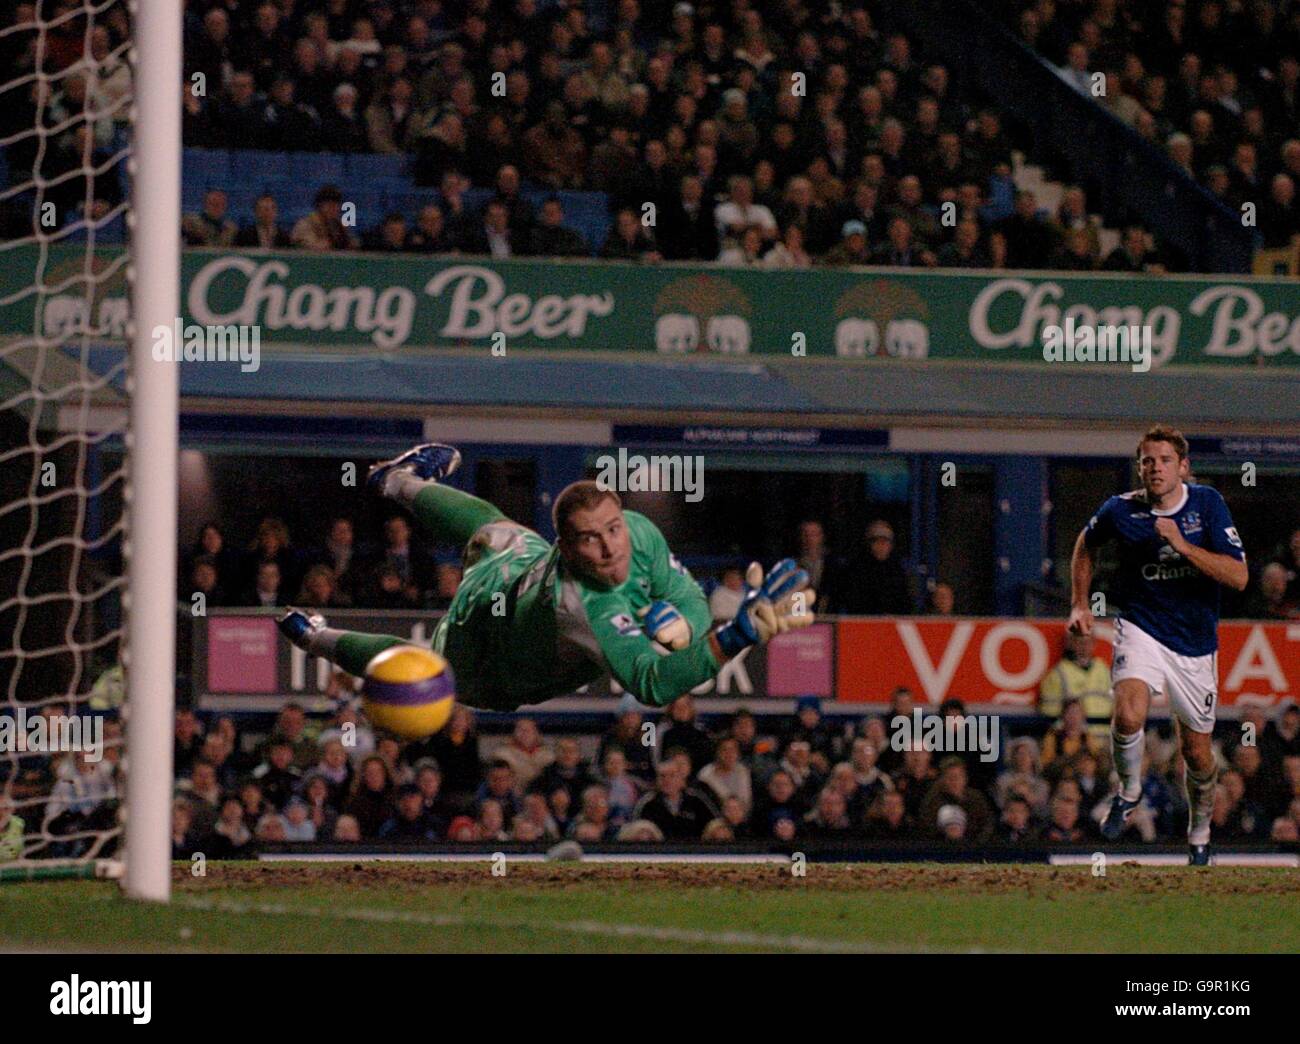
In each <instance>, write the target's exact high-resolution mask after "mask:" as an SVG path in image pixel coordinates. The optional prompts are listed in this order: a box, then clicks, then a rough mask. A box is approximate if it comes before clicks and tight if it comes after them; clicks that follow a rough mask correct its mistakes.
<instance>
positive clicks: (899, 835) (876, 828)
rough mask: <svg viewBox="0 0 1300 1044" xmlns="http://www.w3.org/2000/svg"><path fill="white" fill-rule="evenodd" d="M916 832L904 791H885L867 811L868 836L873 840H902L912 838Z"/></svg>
mask: <svg viewBox="0 0 1300 1044" xmlns="http://www.w3.org/2000/svg"><path fill="white" fill-rule="evenodd" d="M914 832H915V825H914V823H913V820H912V817H911V815H909V814H908V811H907V805H906V804H905V803H904V800H903V795H902V793H901V792H899V791H897V790H886V791H883V792H882V793H881V795H880V796H879V797H878V798H876V800H875V802H874V804H873V805H872V806H871V810H870V811H869V812H868V813H867V837H868V838H869V839H870V840H872V841H902V840H907V839H910V838H912V837H913V836H914Z"/></svg>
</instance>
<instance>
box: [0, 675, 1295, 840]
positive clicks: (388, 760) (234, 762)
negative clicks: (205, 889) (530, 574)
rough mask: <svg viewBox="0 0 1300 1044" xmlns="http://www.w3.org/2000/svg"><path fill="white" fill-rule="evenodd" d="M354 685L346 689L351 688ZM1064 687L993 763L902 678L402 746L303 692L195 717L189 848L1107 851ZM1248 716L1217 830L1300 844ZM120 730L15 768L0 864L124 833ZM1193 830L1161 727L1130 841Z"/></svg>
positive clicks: (1232, 745) (1266, 742) (1286, 777)
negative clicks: (936, 740) (774, 705)
mask: <svg viewBox="0 0 1300 1044" xmlns="http://www.w3.org/2000/svg"><path fill="white" fill-rule="evenodd" d="M338 682H339V685H340V686H341V689H340V691H342V692H346V691H347V689H346V686H347V681H346V679H344V678H339V679H338ZM1058 696H1059V690H1056V695H1055V696H1053V695H1052V693H1051V692H1048V691H1046V689H1045V694H1044V706H1045V707H1046V706H1048V705H1049V701H1051V700H1053V699H1056V700H1057V705H1058V706H1059V707H1060V708H1061V711H1060V716H1059V718H1058V719H1057V720H1056V721H1055V723H1054V724H1053V725H1052V726H1051V728H1050V729H1049V730H1048V731H1047V733H1046V734H1045V735H1043V736H1041V737H1037V738H1036V737H1033V736H1029V735H1020V736H1016V737H1014V738H1010V739H1007V740H1005V741H1004V743H1003V744H1002V751H1001V757H1000V758H999V759H998V760H995V761H988V762H986V761H985V760H983V758H982V757H981V755H980V754H979V753H977V752H974V751H971V752H968V753H962V754H953V753H949V754H934V753H932V752H931V751H930V750H927V749H923V744H921V743H920V742H916V743H913V744H912V746H911V747H910V748H909V747H908V745H907V742H906V741H902V742H900V737H899V728H900V727H899V725H898V724H897V722H899V721H908V720H910V719H911V716H912V712H913V709H914V708H915V707H916V703H915V700H914V698H913V696H912V694H911V693H910V692H909V691H908V690H906V689H899V690H896V691H895V693H894V695H893V702H892V705H891V707H890V708H889V711H888V712H887V713H886V714H884V715H881V716H866V717H861V718H845V717H834V718H831V717H824V716H823V714H822V709H821V706H820V703H819V701H818V700H817V699H815V698H813V697H805V698H802V699H800V700H799V701H797V711H796V713H795V715H794V716H793V717H792V718H790V719H788V720H784V721H779V722H778V723H777V727H776V728H774V729H770V728H768V726H767V725H766V723H768V722H772V721H774V719H771V718H764V719H762V721H761V722H760V719H758V718H756V717H755V716H754V715H753V714H751V713H750V712H748V711H746V710H743V709H742V710H740V711H737V712H735V713H734V714H729V715H725V716H720V717H717V718H715V719H713V720H711V721H709V722H703V721H701V720H700V718H699V717H698V715H697V713H696V709H695V706H694V700H693V698H692V697H691V696H683V697H682V698H681V699H679V700H677V701H676V702H675V703H673V704H671V705H670V706H669V707H667V708H665V709H664V710H663V712H662V714H661V715H657V716H655V717H650V718H648V717H647V712H646V710H645V709H644V708H641V707H639V706H638V705H636V704H635V703H634V702H633V701H631V700H630V699H628V700H625V701H624V703H623V704H621V705H620V707H619V711H618V713H617V715H616V716H615V719H614V723H613V724H612V726H611V727H610V728H609V729H608V730H607V731H606V732H605V733H604V734H603V736H601V737H600V738H599V742H598V744H596V745H595V747H594V749H591V743H590V742H588V744H587V746H588V750H587V752H586V753H584V746H583V739H582V738H581V737H578V736H573V735H557V736H555V737H553V738H548V737H545V736H543V735H542V734H541V732H540V730H539V728H538V725H537V723H536V722H535V721H534V720H533V719H532V718H529V717H518V718H516V719H515V721H514V725H513V728H512V730H511V731H510V733H509V734H508V735H506V736H492V737H488V736H480V735H479V733H478V730H477V728H476V723H475V715H474V712H473V711H472V710H471V709H469V708H467V707H464V706H458V707H456V709H455V710H454V711H453V714H452V717H451V720H450V722H449V723H448V725H447V726H446V727H445V728H444V729H443V730H442V731H441V732H439V733H437V734H436V735H434V736H433V737H431V738H430V739H428V740H425V741H422V742H417V743H405V744H403V743H399V742H398V741H397V740H396V739H394V738H392V737H389V736H385V735H382V734H376V733H375V732H374V731H373V730H372V729H371V728H370V726H369V725H368V724H367V723H366V721H365V720H364V718H363V717H361V716H360V715H359V712H358V710H357V707H356V706H355V703H354V702H353V701H351V700H346V699H345V700H341V701H340V704H339V709H338V711H337V713H336V714H335V715H334V716H333V717H332V718H331V719H329V720H328V721H323V722H322V721H312V720H311V719H309V717H308V716H307V715H306V714H305V713H304V711H303V709H302V707H300V706H299V705H297V704H293V703H290V704H286V705H285V706H284V707H283V709H282V710H281V711H280V713H279V715H278V717H277V718H276V721H275V725H274V728H273V729H272V730H271V732H270V734H269V735H267V736H265V738H264V739H262V741H261V742H256V743H250V742H247V740H250V739H253V737H245V736H242V735H241V733H240V730H239V728H238V727H237V726H236V724H235V722H234V720H233V719H232V718H230V717H223V716H219V715H213V716H210V717H208V718H206V720H203V719H200V717H199V716H198V715H196V714H195V713H194V712H193V711H190V710H187V709H181V710H179V711H178V712H177V716H176V725H175V746H174V753H175V771H176V780H177V782H176V790H175V799H174V802H173V810H172V824H173V852H174V855H175V857H176V858H182V859H183V858H189V857H191V856H192V855H194V854H195V853H197V852H202V853H203V854H204V855H205V856H206V857H208V858H214V859H220V858H234V857H241V856H247V855H248V854H250V853H252V852H254V851H255V850H256V849H257V848H258V846H260V845H264V844H278V843H284V842H328V843H333V844H335V845H340V844H341V845H349V844H358V843H389V842H391V843H403V842H452V843H456V842H507V841H516V842H524V843H553V842H557V841H560V840H562V839H566V838H567V839H573V840H576V841H578V842H579V843H584V842H586V843H597V842H607V841H628V842H637V843H640V844H647V843H649V844H654V843H660V842H668V843H682V842H692V843H693V842H701V843H709V842H714V843H725V842H731V841H748V840H753V841H762V842H768V843H784V844H796V843H802V842H811V841H836V840H838V841H846V842H867V841H880V842H901V843H907V842H917V841H920V842H928V843H930V844H931V845H948V844H951V845H987V844H1010V845H1026V846H1027V845H1040V844H1047V845H1054V844H1062V845H1079V844H1091V843H1093V842H1094V841H1095V840H1096V839H1097V838H1098V837H1099V835H1098V823H1099V822H1100V819H1101V818H1102V817H1103V816H1104V814H1105V809H1106V806H1107V803H1108V800H1109V796H1110V794H1111V793H1112V783H1111V773H1110V767H1109V762H1108V757H1109V753H1108V752H1109V744H1108V743H1107V742H1106V741H1105V739H1104V735H1105V726H1104V725H1102V726H1100V728H1090V726H1089V724H1088V719H1087V718H1086V717H1085V711H1084V704H1083V703H1082V702H1081V701H1080V700H1079V699H1076V698H1074V697H1072V696H1070V697H1066V698H1065V699H1064V700H1059V699H1057V697H1058ZM65 712H66V711H65V708H61V707H58V706H54V705H51V706H49V707H47V708H45V709H44V711H43V713H45V714H46V715H47V716H48V717H51V718H53V717H57V716H58V715H59V714H61V713H65ZM938 713H939V715H940V716H943V717H945V718H946V717H955V718H957V719H959V720H960V719H961V718H962V717H963V716H964V715H965V713H966V710H965V708H964V706H963V705H962V703H961V701H960V700H956V699H950V700H947V701H945V702H944V704H943V705H942V706H941V707H940V708H939V709H938ZM1243 723H1246V724H1249V726H1250V730H1248V729H1246V728H1244V727H1243V728H1241V729H1234V730H1232V731H1231V732H1230V733H1228V732H1225V733H1224V739H1223V740H1222V741H1221V742H1216V749H1217V750H1218V755H1219V758H1220V761H1221V773H1220V779H1219V784H1218V787H1217V790H1216V796H1215V806H1214V820H1213V822H1214V836H1215V839H1216V840H1217V841H1220V842H1223V843H1233V842H1248V841H1274V842H1296V841H1300V707H1297V706H1296V705H1295V704H1288V705H1287V706H1285V707H1283V708H1281V709H1280V710H1279V711H1278V713H1277V714H1276V715H1275V716H1274V717H1273V718H1272V719H1269V718H1267V717H1266V716H1265V714H1264V713H1263V712H1262V711H1260V710H1259V709H1257V708H1252V709H1247V710H1245V712H1244V715H1243ZM647 726H652V727H649V728H647ZM1248 736H1253V737H1255V741H1254V742H1249V741H1248V740H1247V737H1248ZM106 740H107V742H108V744H109V746H108V747H107V749H106V750H105V756H104V758H103V760H101V761H98V762H96V761H93V760H91V759H89V758H88V757H86V756H84V755H80V754H77V755H67V756H65V758H64V760H62V761H60V762H55V761H52V760H51V759H50V758H48V757H44V756H36V755H28V756H26V757H25V758H22V759H19V763H18V765H17V769H18V771H17V772H16V774H15V775H14V777H13V778H12V779H10V780H9V781H8V783H7V785H6V787H5V789H4V794H5V796H4V797H0V859H2V858H13V857H14V856H15V855H16V854H17V852H18V851H19V849H20V848H21V846H22V843H23V836H24V834H27V835H28V839H29V842H30V839H31V835H33V834H39V835H40V836H42V837H43V838H44V839H45V842H46V843H45V844H43V845H41V846H40V847H39V848H38V849H37V850H36V851H35V852H33V853H32V854H33V855H35V856H37V857H43V856H70V855H81V854H84V853H86V852H87V850H88V849H89V848H90V846H91V845H92V844H93V843H94V842H95V840H96V837H95V834H94V832H95V831H103V830H105V829H106V828H108V827H110V826H111V825H112V823H113V821H114V818H115V815H116V807H117V802H118V799H119V797H120V786H119V782H118V777H119V775H120V773H119V766H118V747H117V746H116V745H115V744H116V743H118V742H120V729H119V728H118V727H117V725H116V723H112V726H111V728H110V729H109V730H108V731H107V732H106ZM45 797H48V801H44V800H43V799H44V798H45ZM42 806H43V807H42ZM28 823H30V824H31V826H28V825H27V824H28ZM37 826H39V830H37V829H34V828H36V827H37ZM1185 828H1186V806H1185V802H1184V798H1183V787H1182V766H1181V764H1180V763H1179V754H1178V750H1177V744H1176V743H1174V742H1172V741H1170V740H1169V739H1167V738H1164V737H1162V736H1161V735H1160V734H1159V732H1158V731H1157V730H1156V729H1154V728H1153V729H1152V730H1151V731H1150V732H1149V733H1148V740H1147V755H1146V760H1145V763H1144V779H1143V784H1142V804H1141V806H1140V809H1139V811H1138V812H1137V813H1136V814H1135V816H1134V819H1133V823H1132V825H1131V827H1130V834H1129V835H1128V837H1129V839H1130V840H1132V841H1156V840H1177V839H1179V838H1180V837H1181V835H1182V832H1183V831H1184V830H1185ZM110 847H111V846H110Z"/></svg>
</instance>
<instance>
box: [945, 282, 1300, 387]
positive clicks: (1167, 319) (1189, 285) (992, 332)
mask: <svg viewBox="0 0 1300 1044" xmlns="http://www.w3.org/2000/svg"><path fill="white" fill-rule="evenodd" d="M1067 320H1073V323H1074V326H1075V327H1084V326H1090V327H1094V328H1096V327H1101V326H1112V327H1138V328H1140V329H1149V330H1150V331H1151V347H1152V356H1151V366H1152V368H1153V369H1154V368H1159V367H1161V366H1164V365H1166V364H1168V363H1170V362H1174V361H1177V362H1180V363H1196V362H1202V361H1215V362H1228V363H1233V362H1235V363H1245V362H1251V361H1255V360H1256V359H1257V357H1264V358H1273V357H1280V358H1278V361H1279V362H1283V361H1285V362H1289V363H1292V364H1294V363H1295V362H1296V361H1297V359H1296V358H1295V357H1297V356H1300V294H1297V293H1295V292H1294V289H1292V291H1291V292H1290V293H1288V292H1287V291H1286V288H1285V285H1284V284H1274V283H1268V282H1263V281H1261V282H1259V283H1256V284H1254V285H1249V284H1246V283H1244V282H1240V283H1208V282H1206V281H1204V280H1180V279H1168V278H1166V279H1160V278H1156V277H1133V278H1129V279H1117V280H1102V279H1095V278H1084V279H1072V280H1061V281H1059V282H1058V281H1055V280H1051V279H1031V278H1017V277H1009V278H1006V279H996V280H993V281H991V282H988V283H987V284H985V285H984V286H983V287H981V288H980V289H979V290H978V292H977V293H976V294H975V297H974V299H973V300H972V301H971V304H970V308H969V312H968V325H969V336H970V338H971V339H972V340H973V341H974V343H975V344H976V345H977V346H978V347H979V348H981V349H984V350H988V351H996V352H1002V351H1006V352H1008V353H1009V354H1012V355H1014V356H1015V357H1016V358H1017V359H1020V358H1025V359H1037V360H1039V361H1041V359H1042V344H1043V339H1044V330H1045V328H1046V327H1063V326H1065V324H1066V322H1067Z"/></svg>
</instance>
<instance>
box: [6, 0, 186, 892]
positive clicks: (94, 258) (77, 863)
mask: <svg viewBox="0 0 1300 1044" xmlns="http://www.w3.org/2000/svg"><path fill="white" fill-rule="evenodd" d="M165 6H167V5H166V4H164V3H159V2H158V0H141V2H140V3H135V4H130V5H128V4H127V3H126V2H124V0H98V2H96V0H40V2H35V3H21V2H20V3H17V4H9V5H4V9H3V10H2V11H0V58H2V59H3V62H0V76H3V77H5V79H4V81H3V82H0V151H2V154H0V879H5V878H12V877H16V876H22V877H41V876H58V875H65V874H67V873H69V872H76V871H77V870H78V868H79V869H80V870H82V871H85V872H91V871H92V870H98V871H99V872H104V871H106V870H107V871H109V872H112V871H113V870H115V869H120V867H121V865H122V863H123V860H124V859H125V860H126V861H127V862H128V863H129V862H130V861H131V860H132V859H133V858H134V856H135V855H137V854H138V855H140V856H141V857H142V858H150V859H151V860H152V862H153V863H155V864H157V863H158V862H159V859H158V855H157V853H160V852H162V851H164V844H165V842H166V840H167V824H166V816H167V809H168V808H169V804H170V802H169V785H170V779H169V777H170V771H171V750H170V735H169V733H170V719H171V702H172V685H173V683H172V679H171V678H170V677H168V675H170V674H171V671H172V668H171V666H170V664H171V657H172V656H173V655H174V653H173V644H174V638H173V634H174V622H173V620H174V616H173V614H174V611H175V597H174V569H175V563H174V557H175V535H174V534H175V508H174V502H175V437H176V435H175V433H176V423H177V421H176V403H175V386H176V384H175V375H174V374H172V373H166V372H159V371H162V370H165V366H163V365H160V364H154V365H144V364H146V363H147V361H148V356H147V354H146V353H143V352H142V351H141V350H140V346H141V345H142V344H143V343H145V342H144V338H143V337H142V336H141V335H142V333H143V332H144V331H143V330H142V327H144V323H139V324H137V323H136V322H135V319H136V318H137V317H142V316H143V315H144V314H146V313H144V312H142V311H141V309H142V306H143V307H144V308H146V309H148V310H149V311H148V313H147V314H150V315H155V316H157V318H158V321H163V322H170V315H171V314H173V313H174V312H175V309H176V307H177V306H176V304H175V303H174V301H175V296H176V281H177V280H176V261H175V260H173V261H172V262H171V264H170V265H169V264H168V263H167V260H166V256H167V254H168V253H169V252H170V254H171V255H177V254H178V246H177V240H178V233H177V222H178V220H179V214H178V213H177V210H176V205H173V207H172V208H171V212H170V213H169V214H167V215H166V220H165V222H164V220H163V219H162V217H161V216H159V215H155V216H154V217H152V218H150V219H149V220H142V218H141V212H140V211H139V210H136V209H135V208H133V207H132V206H131V200H132V198H133V196H139V197H146V196H147V198H150V199H151V200H156V201H157V203H158V205H159V207H160V208H162V209H166V207H167V202H168V193H167V192H166V191H163V192H162V195H161V198H159V196H158V194H157V193H158V186H159V184H160V182H161V183H162V184H163V185H164V186H165V184H166V182H167V180H168V174H167V171H168V170H170V171H172V172H173V173H172V174H171V178H172V180H175V181H177V182H178V180H179V175H178V173H175V172H177V171H178V170H179V158H178V157H179V150H180V142H179V140H178V139H179V134H178V127H179V120H178V119H177V120H176V121H175V128H174V129H173V130H172V132H171V135H170V136H171V138H173V139H175V140H174V141H173V142H172V144H171V151H172V152H173V153H174V154H175V155H174V156H173V157H172V158H170V159H168V158H167V157H166V156H165V149H161V148H159V145H158V143H159V142H160V141H162V142H164V143H165V142H166V140H167V137H168V135H167V133H166V130H167V128H166V127H165V124H166V114H167V112H168V106H166V105H161V106H160V105H158V104H157V103H156V102H155V103H153V104H150V105H146V104H145V102H144V97H145V94H144V92H145V91H146V90H147V89H148V87H149V84H150V82H151V79H152V82H153V83H154V84H155V85H156V84H157V83H158V82H165V80H164V79H163V77H168V78H169V79H170V84H171V88H170V93H171V95H172V96H173V103H174V102H175V96H176V95H177V94H178V93H179V90H178V88H179V83H180V66H179V50H180V48H179V13H176V14H175V15H174V17H172V16H169V15H167V14H166V13H164V14H163V15H162V19H161V21H160V20H159V18H160V15H159V12H160V11H161V10H162V8H164V7H165ZM170 6H171V7H172V8H178V7H179V5H177V4H175V3H174V0H173V2H172V3H171V4H170ZM151 19H152V24H153V26H154V30H153V31H157V27H158V26H159V25H162V26H163V27H164V29H165V30H166V31H169V32H170V31H174V34H175V44H174V46H173V48H171V51H172V55H171V58H170V61H167V60H164V61H163V62H158V61H157V60H156V59H154V60H152V63H153V65H154V66H156V68H151V67H150V66H147V65H145V64H143V62H144V61H146V60H149V59H148V52H147V50H146V49H145V48H143V47H142V46H141V39H140V34H141V33H142V32H144V31H146V30H148V28H149V25H150V22H151ZM172 25H174V26H175V28H174V30H171V29H170V26H172ZM173 65H174V67H175V71H174V73H170V75H169V74H168V72H167V69H168V68H169V67H170V66H173ZM150 112H152V113H153V117H152V118H153V119H154V127H153V130H152V132H151V133H152V135H153V138H152V143H150V136H149V133H146V132H145V126H144V122H143V120H144V117H145V116H147V115H149V114H150ZM159 112H161V113H162V117H161V118H160V117H159V116H158V113H159ZM146 146H147V149H146ZM148 155H153V156H154V157H158V156H162V160H161V162H159V161H158V160H157V159H155V160H154V161H153V162H152V166H150V165H147V164H142V163H141V162H140V161H142V160H145V159H147V158H148ZM170 196H171V198H172V199H173V200H177V201H178V199H179V184H178V183H177V184H176V185H175V186H173V190H172V191H171V193H170ZM167 226H170V232H169V234H166V235H162V236H160V234H159V233H160V231H161V230H162V229H164V228H166V227H167ZM151 251H153V252H154V253H153V254H151V253H150V252H151ZM151 258H152V260H151ZM159 259H161V260H159ZM146 265H149V266H150V268H151V271H150V272H146V268H145V266H146ZM168 281H170V283H171V285H170V286H167V285H166V284H167V282H168ZM142 428H143V429H144V430H143V431H142ZM142 435H143V436H144V437H143V438H142ZM155 468H156V469H158V470H160V471H161V472H162V475H161V476H159V475H155V474H152V473H151V472H152V470H153V469H155ZM155 514H160V515H161V516H162V520H161V524H159V523H158V522H157V521H151V516H153V515H155ZM163 525H165V526H166V530H167V531H165V532H164V531H162V526H163ZM164 587H165V588H166V590H164ZM160 610H162V611H160ZM163 611H165V614H164V612H163ZM146 627H147V628H148V629H149V631H151V632H152V634H151V643H150V646H151V647H149V648H147V649H146V648H145V647H144V643H142V642H141V641H140V640H139V635H140V633H141V630H142V628H146ZM160 650H161V651H160ZM128 754H129V755H130V756H128ZM161 762H165V765H162V766H161V770H160V769H159V763H161ZM137 774H139V775H141V776H142V777H143V781H145V782H147V783H148V785H149V791H150V793H151V794H152V798H151V800H150V802H149V803H148V804H147V805H137V802H136V798H137V796H138V792H140V791H139V787H138V786H137V785H136V781H135V779H134V777H135V776H136V775H137ZM128 810H129V812H130V815H128V814H127V813H128ZM133 819H137V820H138V822H137V823H136V824H134V826H128V824H130V823H131V822H132V820H133ZM141 830H145V831H147V833H145V834H141V835H140V837H141V840H140V841H139V843H138V845H137V843H136V835H137V834H139V832H140V831H141ZM128 842H130V844H129V845H128ZM69 868H72V870H71V871H70V869H69ZM166 869H167V867H166V866H165V865H164V866H163V867H162V870H163V871H164V872H165V871H166ZM152 875H153V876H152V878H151V881H152V885H151V886H149V887H142V888H137V890H136V891H137V893H138V894H141V895H147V896H148V897H150V898H165V897H166V888H165V885H163V884H162V883H161V878H160V876H159V871H158V867H157V866H155V867H154V869H153V871H152ZM128 878H129V874H128Z"/></svg>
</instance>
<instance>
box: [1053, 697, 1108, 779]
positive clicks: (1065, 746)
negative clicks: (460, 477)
mask: <svg viewBox="0 0 1300 1044" xmlns="http://www.w3.org/2000/svg"><path fill="white" fill-rule="evenodd" d="M1101 749H1102V748H1101V741H1100V740H1098V739H1097V737H1096V736H1094V735H1093V734H1092V733H1091V732H1090V731H1089V729H1088V721H1087V718H1086V717H1085V716H1084V713H1083V704H1082V703H1080V702H1079V700H1077V699H1067V700H1066V701H1065V704H1064V709H1063V710H1062V712H1061V718H1060V720H1059V721H1058V722H1057V723H1056V724H1055V725H1053V726H1052V728H1051V729H1050V730H1049V731H1048V733H1047V735H1046V736H1045V737H1044V738H1043V771H1044V773H1046V774H1047V776H1048V777H1049V778H1051V777H1053V776H1055V775H1059V774H1060V772H1061V770H1062V768H1063V767H1064V765H1065V763H1066V762H1068V761H1069V759H1070V758H1072V757H1074V756H1075V754H1077V753H1078V752H1079V751H1081V750H1087V751H1090V752H1091V753H1092V755H1093V757H1098V756H1100V753H1101Z"/></svg>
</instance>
